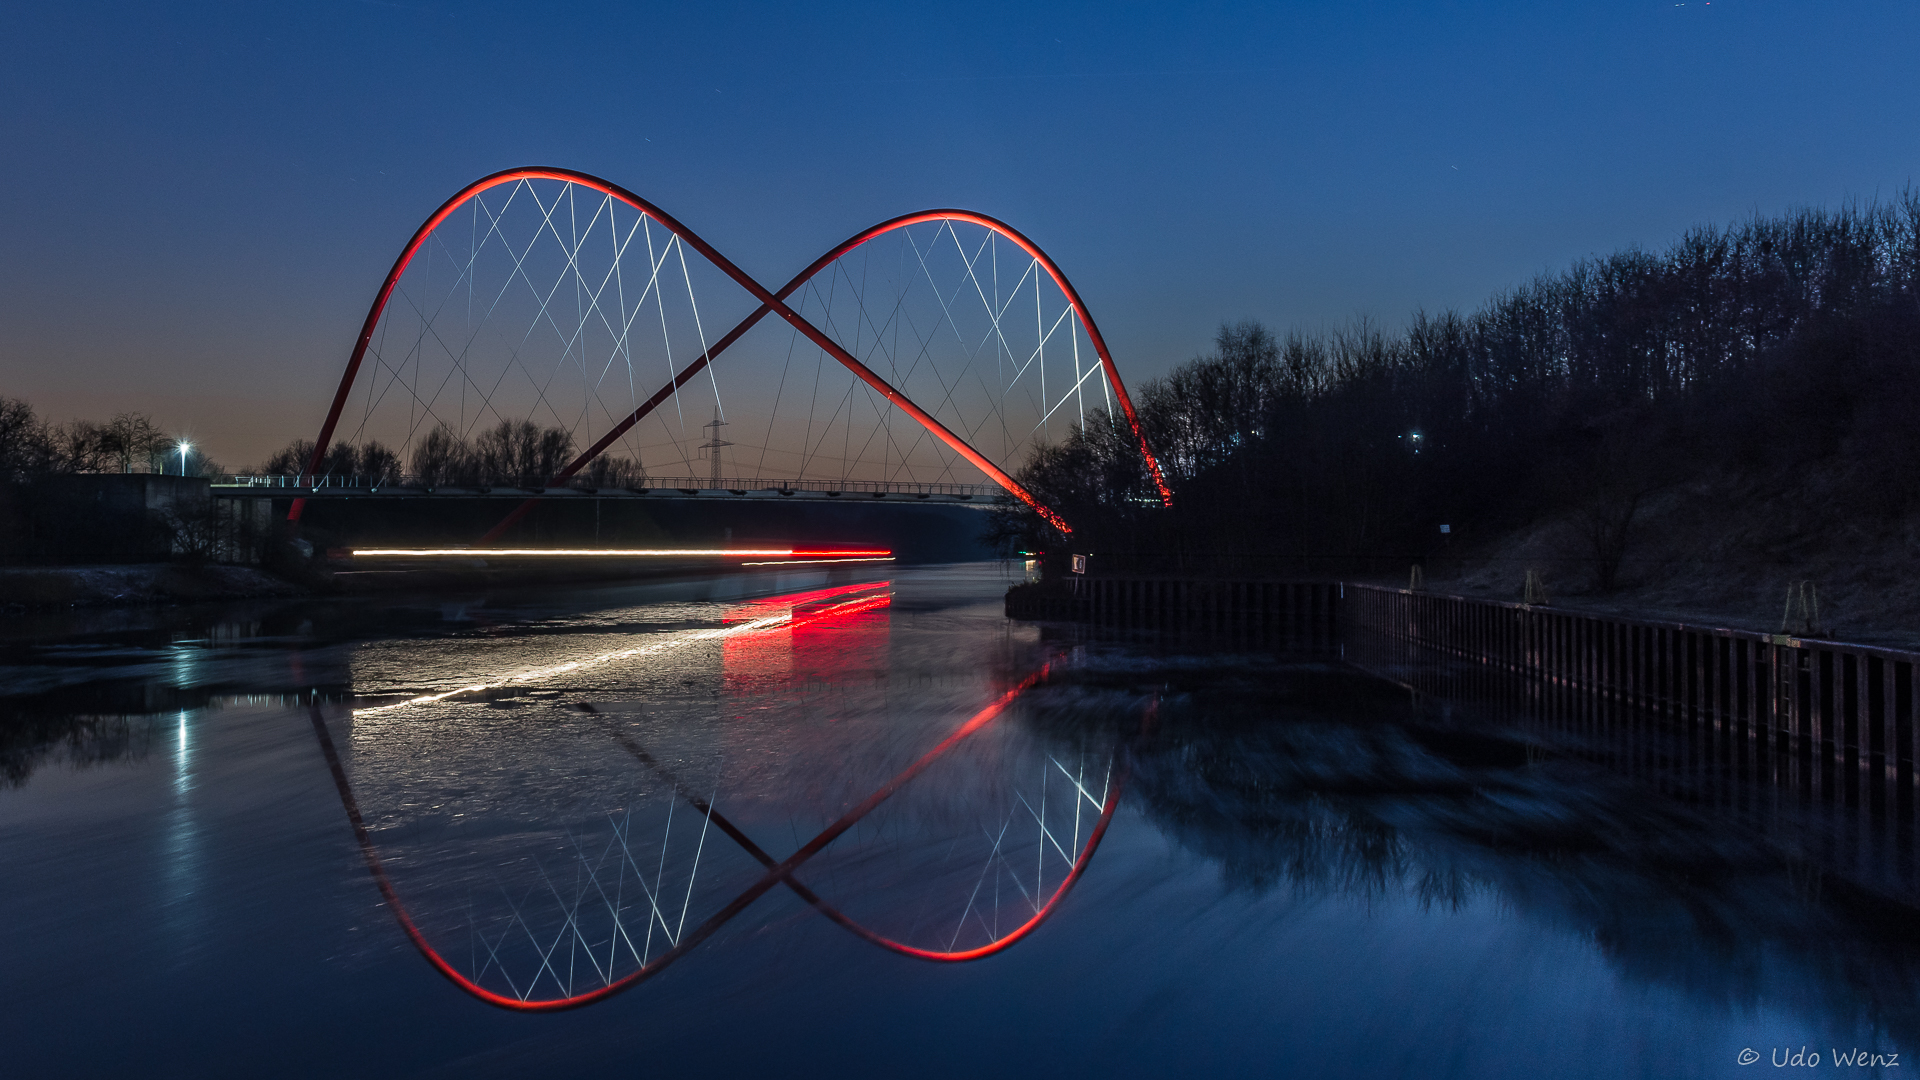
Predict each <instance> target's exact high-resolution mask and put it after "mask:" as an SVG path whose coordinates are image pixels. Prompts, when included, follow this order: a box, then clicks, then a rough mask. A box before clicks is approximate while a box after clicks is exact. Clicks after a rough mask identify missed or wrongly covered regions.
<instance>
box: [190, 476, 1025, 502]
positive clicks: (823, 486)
mask: <svg viewBox="0 0 1920 1080" xmlns="http://www.w3.org/2000/svg"><path fill="white" fill-rule="evenodd" d="M212 491H213V494H214V495H216V496H219V497H221V498H256V499H259V498H266V499H275V498H278V499H285V498H306V499H326V498H335V499H340V498H346V499H369V498H372V499H421V498H437V499H528V498H532V497H534V496H539V497H541V498H553V499H687V498H707V499H716V498H717V499H793V498H801V499H885V498H891V499H897V500H901V501H906V500H916V501H917V500H936V499H937V500H940V501H942V502H960V503H972V504H975V505H980V506H985V505H990V504H992V503H993V502H994V500H995V497H996V496H999V495H1001V494H1003V493H1002V492H1001V490H1000V488H998V487H996V486H993V485H991V484H910V483H895V482H888V481H872V480H845V481H834V480H764V479H744V478H728V477H723V478H721V479H720V481H719V482H718V483H716V482H714V481H713V480H712V479H710V478H707V477H699V478H695V477H685V476H675V477H648V478H647V479H646V480H645V481H644V484H643V485H636V486H633V487H601V488H595V487H588V486H584V485H580V486H566V487H535V486H521V485H514V484H426V483H421V482H419V481H417V480H413V479H409V478H406V477H402V478H401V480H400V481H399V482H397V483H395V482H380V481H376V480H374V479H373V478H370V477H361V476H347V477H341V476H224V477H217V478H215V479H214V481H213V484H212Z"/></svg>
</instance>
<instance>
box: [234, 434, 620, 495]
mask: <svg viewBox="0 0 1920 1080" xmlns="http://www.w3.org/2000/svg"><path fill="white" fill-rule="evenodd" d="M576 456H578V450H577V448H576V446H575V443H574V439H573V435H572V433H570V432H568V431H567V430H566V429H564V428H558V427H541V426H540V425H538V424H535V423H534V422H533V421H531V420H501V421H500V422H499V423H498V424H495V425H494V426H493V427H490V428H483V429H481V430H480V431H479V432H478V433H477V434H476V435H474V436H473V438H471V439H468V438H466V437H464V436H462V435H461V434H460V433H459V432H458V431H455V430H454V429H453V428H452V427H451V426H449V425H447V424H444V423H442V424H440V425H438V426H436V427H435V428H433V429H432V430H431V431H428V432H427V433H426V434H425V435H423V436H421V437H420V439H419V440H417V441H416V442H415V443H414V446H413V452H412V454H411V456H410V457H409V458H408V460H407V462H406V465H405V467H404V468H403V467H402V462H401V459H400V455H399V453H397V452H396V451H394V450H392V449H390V448H389V447H387V446H385V445H384V444H382V443H380V442H379V441H378V440H374V439H369V440H367V441H365V442H362V443H360V444H358V445H355V444H353V443H351V442H337V443H333V444H331V445H329V446H328V447H327V452H326V454H325V455H324V456H323V458H322V460H321V462H320V467H319V468H318V469H317V470H314V469H310V468H309V465H310V463H311V462H312V460H313V443H312V442H311V441H309V440H306V439H296V440H294V441H293V442H291V443H288V444H287V445H286V446H285V447H284V448H282V449H281V450H279V451H278V452H276V453H275V454H274V455H273V456H272V457H271V458H268V459H267V462H266V464H265V465H262V466H261V467H260V470H259V471H260V472H261V473H262V474H264V475H267V476H300V475H305V474H309V473H312V474H314V475H319V476H340V477H349V476H351V477H358V478H361V479H362V480H365V481H369V482H371V483H375V484H397V483H400V482H402V481H403V480H406V481H410V482H413V483H419V484H426V485H428V486H437V485H450V486H462V487H473V486H481V485H488V484H511V485H517V486H522V487H539V486H541V485H544V484H546V483H547V482H548V481H549V480H551V479H552V478H553V477H554V475H555V474H557V473H558V472H559V471H560V470H561V469H563V468H565V467H566V466H567V465H569V464H571V463H572V462H573V459H574V458H575V457H576ZM576 475H577V476H578V478H579V480H580V481H581V482H582V483H585V484H588V485H590V486H593V487H624V486H628V485H633V484H638V483H641V482H643V481H644V480H645V479H646V472H645V470H643V469H642V468H641V467H640V465H639V463H638V462H635V461H633V460H632V459H630V458H625V457H621V456H618V455H614V454H601V455H600V456H598V457H596V458H594V459H593V461H591V462H589V463H588V465H587V467H586V468H585V469H583V470H581V471H580V472H579V473H578V474H576Z"/></svg>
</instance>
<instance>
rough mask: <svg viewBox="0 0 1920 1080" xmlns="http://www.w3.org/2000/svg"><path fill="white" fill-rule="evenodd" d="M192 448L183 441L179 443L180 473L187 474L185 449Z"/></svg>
mask: <svg viewBox="0 0 1920 1080" xmlns="http://www.w3.org/2000/svg"><path fill="white" fill-rule="evenodd" d="M191 449H193V448H192V447H191V446H189V445H187V444H186V443H185V442H184V441H183V442H181V444H180V475H181V476H185V475H187V451H188V450H191Z"/></svg>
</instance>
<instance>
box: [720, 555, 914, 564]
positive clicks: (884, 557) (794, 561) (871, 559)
mask: <svg viewBox="0 0 1920 1080" xmlns="http://www.w3.org/2000/svg"><path fill="white" fill-rule="evenodd" d="M892 561H893V556H891V555H877V556H871V557H869V556H862V557H860V558H857V559H773V560H770V561H767V562H743V563H741V564H740V565H741V566H795V565H801V564H804V565H807V566H819V565H820V564H822V563H842V562H892Z"/></svg>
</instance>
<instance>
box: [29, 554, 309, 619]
mask: <svg viewBox="0 0 1920 1080" xmlns="http://www.w3.org/2000/svg"><path fill="white" fill-rule="evenodd" d="M311 595H313V590H312V589H309V588H307V587H305V586H302V585H298V584H295V583H294V582H291V581H288V580H286V579H285V578H282V577H278V576H276V575H274V574H270V573H268V572H266V571H264V570H261V569H259V568H257V567H252V566H210V565H206V566H189V565H184V564H178V563H135V564H131V565H124V566H9V567H0V608H15V609H34V610H44V609H50V608H70V607H125V606H134V605H146V604H188V603H199V602H203V601H209V600H261V599H276V598H287V597H300V596H311Z"/></svg>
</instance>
